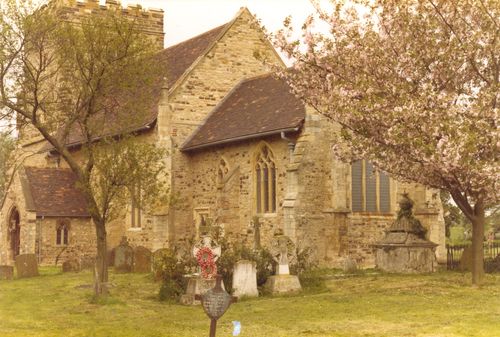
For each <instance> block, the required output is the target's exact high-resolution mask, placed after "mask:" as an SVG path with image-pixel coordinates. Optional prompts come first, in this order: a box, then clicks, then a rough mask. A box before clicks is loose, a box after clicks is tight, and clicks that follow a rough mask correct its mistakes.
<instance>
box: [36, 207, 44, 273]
mask: <svg viewBox="0 0 500 337" xmlns="http://www.w3.org/2000/svg"><path fill="white" fill-rule="evenodd" d="M43 219H44V217H43V216H42V217H41V218H38V217H37V218H36V227H37V228H36V229H37V233H38V235H37V240H38V250H37V255H38V264H40V262H41V261H42V221H43Z"/></svg>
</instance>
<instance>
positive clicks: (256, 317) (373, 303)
mask: <svg viewBox="0 0 500 337" xmlns="http://www.w3.org/2000/svg"><path fill="white" fill-rule="evenodd" d="M41 272H42V275H41V276H40V277H36V278H32V279H22V280H13V281H0V336H2V337H8V336H19V337H28V336H44V337H45V336H50V337H52V336H63V337H70V336H82V337H91V336H100V337H113V336H117V337H118V336H120V337H127V336H134V337H148V336H151V337H153V336H176V337H181V336H207V335H208V328H209V320H208V319H207V318H206V316H205V314H204V312H203V310H202V308H201V307H200V306H196V307H186V306H181V305H177V304H167V303H162V302H159V301H158V300H157V298H156V294H157V292H158V287H159V285H158V284H155V283H154V282H152V280H151V279H150V277H149V276H148V275H144V274H113V273H111V275H110V280H111V282H112V284H113V285H114V287H113V288H112V290H111V291H112V294H111V296H110V297H108V299H107V300H106V301H103V302H100V303H92V296H91V293H92V290H91V289H89V288H88V287H86V285H90V284H91V282H92V275H91V274H90V273H88V272H82V273H78V274H61V273H60V272H59V270H58V269H54V268H46V269H42V270H41ZM328 273H330V275H329V274H328ZM321 275H322V276H323V277H325V278H326V279H327V280H326V286H327V288H326V289H323V290H322V291H320V290H318V289H316V291H306V292H305V293H303V294H301V295H297V296H288V297H274V298H272V297H263V298H259V299H251V300H242V301H240V302H238V303H236V304H234V305H232V306H231V308H230V309H229V310H228V312H227V313H226V314H225V315H224V316H223V317H222V319H221V320H220V321H219V324H218V334H217V336H219V337H221V336H232V323H231V321H233V320H238V321H240V322H241V324H242V332H241V334H240V336H265V337H277V336H349V337H351V336H377V337H378V336H500V275H499V274H496V275H495V274H492V275H487V277H486V283H485V285H484V286H483V287H482V288H480V289H478V288H472V287H471V286H470V278H471V277H470V274H461V273H449V272H446V273H445V272H443V273H437V274H433V275H421V276H406V275H377V274H370V273H365V274H364V275H358V276H353V277H340V275H339V274H338V273H337V274H336V273H335V272H333V271H330V272H323V273H322V274H321Z"/></svg>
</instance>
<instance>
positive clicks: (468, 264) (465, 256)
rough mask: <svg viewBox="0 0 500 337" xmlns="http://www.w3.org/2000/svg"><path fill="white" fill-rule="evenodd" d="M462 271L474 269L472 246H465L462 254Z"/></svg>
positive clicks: (460, 267) (460, 268)
mask: <svg viewBox="0 0 500 337" xmlns="http://www.w3.org/2000/svg"><path fill="white" fill-rule="evenodd" d="M459 270H460V271H471V270H472V246H465V248H464V251H463V252H462V256H461V257H460V265H459Z"/></svg>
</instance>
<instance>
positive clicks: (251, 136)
mask: <svg viewBox="0 0 500 337" xmlns="http://www.w3.org/2000/svg"><path fill="white" fill-rule="evenodd" d="M301 127H302V123H301V124H300V125H299V126H296V127H293V128H285V129H278V130H273V131H267V132H262V133H254V134H251V135H245V136H240V137H234V138H228V139H223V140H218V141H215V142H211V143H205V144H200V145H194V146H190V147H183V148H182V149H181V151H182V152H189V151H192V150H199V149H204V148H207V147H211V146H216V145H222V144H227V143H233V142H238V141H242V140H248V139H255V138H260V137H265V136H272V135H281V134H282V133H283V134H284V133H285V132H297V131H298V130H299V129H300V128H301Z"/></svg>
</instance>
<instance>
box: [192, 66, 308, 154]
mask: <svg viewBox="0 0 500 337" xmlns="http://www.w3.org/2000/svg"><path fill="white" fill-rule="evenodd" d="M304 118H305V106H304V104H303V103H302V102H301V101H300V100H299V99H298V98H296V97H295V96H294V95H293V94H292V92H291V89H290V87H289V86H288V84H287V83H286V82H285V81H284V80H282V79H278V78H275V77H274V76H273V75H271V74H267V75H264V76H258V77H254V78H250V79H246V80H243V81H242V82H240V83H239V84H238V85H237V86H236V87H235V88H234V89H233V90H232V91H231V92H230V93H229V94H228V95H227V96H226V97H225V98H224V100H223V101H222V102H220V103H219V105H217V106H216V107H215V108H214V110H213V111H212V112H211V113H210V114H209V115H208V117H207V118H206V120H205V121H204V123H203V124H202V125H201V126H200V127H199V128H198V129H197V130H196V131H195V132H194V133H193V134H192V135H191V137H190V138H189V139H188V140H187V141H186V142H185V143H184V144H183V146H182V150H183V151H192V150H196V149H200V148H204V147H209V146H214V145H219V144H224V143H230V142H235V141H239V140H243V139H249V138H260V137H264V136H269V135H272V134H278V133H280V132H290V131H297V130H298V129H299V128H300V127H301V126H302V124H303V122H304Z"/></svg>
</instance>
